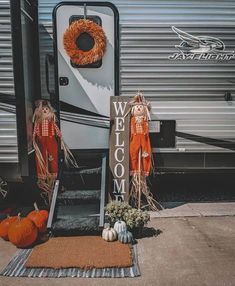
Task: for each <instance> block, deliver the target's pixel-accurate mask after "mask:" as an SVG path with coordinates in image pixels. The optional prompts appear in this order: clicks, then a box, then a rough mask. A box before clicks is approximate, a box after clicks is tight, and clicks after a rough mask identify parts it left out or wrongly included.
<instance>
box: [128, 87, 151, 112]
mask: <svg viewBox="0 0 235 286" xmlns="http://www.w3.org/2000/svg"><path fill="white" fill-rule="evenodd" d="M129 104H130V105H131V107H133V106H135V105H139V104H141V105H144V106H146V107H147V109H148V110H150V109H151V106H150V103H149V102H147V100H146V99H145V97H144V96H143V94H142V93H141V92H140V91H138V92H137V93H136V95H135V96H134V98H133V100H131V101H130V103H129Z"/></svg>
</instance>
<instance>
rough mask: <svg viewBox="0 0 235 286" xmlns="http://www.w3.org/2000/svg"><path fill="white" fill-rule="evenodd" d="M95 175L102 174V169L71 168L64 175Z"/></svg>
mask: <svg viewBox="0 0 235 286" xmlns="http://www.w3.org/2000/svg"><path fill="white" fill-rule="evenodd" d="M93 174H101V167H97V168H78V169H75V168H73V169H72V168H71V169H69V170H65V171H64V175H93Z"/></svg>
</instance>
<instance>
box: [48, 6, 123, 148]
mask: <svg viewBox="0 0 235 286" xmlns="http://www.w3.org/2000/svg"><path fill="white" fill-rule="evenodd" d="M84 18H86V19H88V20H91V21H93V22H95V23H96V24H98V25H99V26H101V27H102V29H103V31H104V33H105V35H106V51H105V53H104V56H103V57H102V59H101V60H100V61H98V62H96V63H93V64H89V65H86V66H77V65H74V63H73V62H72V61H71V58H70V57H69V56H68V54H67V53H66V51H65V48H64V44H63V38H64V33H65V31H66V29H67V28H68V27H69V26H70V25H71V24H72V23H73V22H74V21H77V20H79V19H84ZM53 21H54V47H55V78H56V96H57V97H58V98H57V99H58V101H57V103H58V106H57V107H58V110H59V111H60V124H61V130H62V134H63V136H64V139H65V141H66V143H67V144H68V146H69V147H70V148H71V149H73V150H80V149H108V137H109V101H110V96H113V95H119V18H118V11H117V9H116V7H115V6H114V5H113V4H111V3H109V2H62V3H59V4H58V5H57V6H56V7H55V9H54V13H53ZM76 43H77V45H78V46H79V45H80V46H79V48H80V49H84V51H85V50H86V51H87V50H89V46H90V48H92V47H93V45H94V43H93V44H92V39H91V38H90V37H89V35H87V33H83V37H79V38H77V40H76ZM81 46H83V48H81Z"/></svg>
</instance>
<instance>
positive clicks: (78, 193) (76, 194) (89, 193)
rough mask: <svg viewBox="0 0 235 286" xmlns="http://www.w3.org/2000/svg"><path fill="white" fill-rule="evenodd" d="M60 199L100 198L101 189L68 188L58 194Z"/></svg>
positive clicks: (82, 199) (84, 199)
mask: <svg viewBox="0 0 235 286" xmlns="http://www.w3.org/2000/svg"><path fill="white" fill-rule="evenodd" d="M57 199H58V201H63V200H65V201H66V200H81V201H86V200H99V199H100V190H66V191H64V192H61V193H59V195H58V196H57Z"/></svg>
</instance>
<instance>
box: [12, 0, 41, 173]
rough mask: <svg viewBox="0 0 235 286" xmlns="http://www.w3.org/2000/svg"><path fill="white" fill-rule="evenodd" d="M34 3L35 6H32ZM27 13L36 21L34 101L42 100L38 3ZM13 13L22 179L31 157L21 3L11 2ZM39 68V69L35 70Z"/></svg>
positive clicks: (13, 49) (17, 116)
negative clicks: (29, 150) (29, 152)
mask: <svg viewBox="0 0 235 286" xmlns="http://www.w3.org/2000/svg"><path fill="white" fill-rule="evenodd" d="M32 3H33V5H31V4H32ZM26 7H27V8H26V10H27V11H26V12H27V13H30V15H32V18H33V19H34V21H33V22H32V23H31V24H30V27H31V28H32V29H33V33H32V43H31V46H32V49H33V60H32V62H30V64H32V65H33V69H32V70H33V71H34V72H35V73H34V74H33V85H34V86H33V87H34V93H33V95H32V96H33V99H32V100H35V99H37V98H40V75H39V69H38V67H39V66H40V65H39V63H40V61H39V45H38V43H39V39H38V6H37V1H36V0H35V1H31V2H30V5H28V6H26ZM28 9H29V10H28ZM10 12H11V31H12V54H13V70H14V87H15V98H16V99H15V100H16V121H17V140H18V157H19V168H20V172H21V176H22V177H27V176H29V173H30V171H31V170H30V166H29V156H28V142H27V122H26V104H25V89H26V87H25V74H24V60H23V40H22V22H21V1H19V0H11V1H10ZM35 67H37V68H35Z"/></svg>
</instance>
